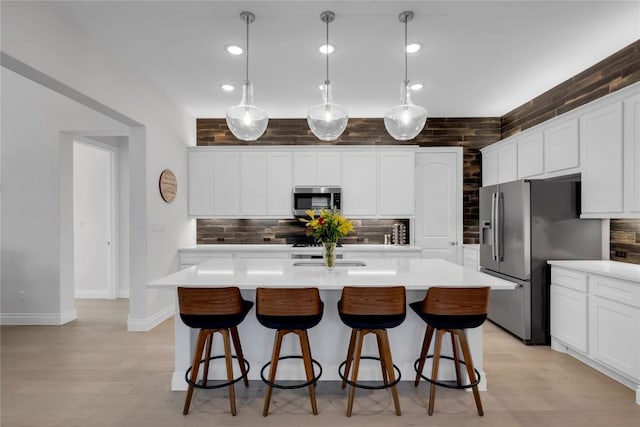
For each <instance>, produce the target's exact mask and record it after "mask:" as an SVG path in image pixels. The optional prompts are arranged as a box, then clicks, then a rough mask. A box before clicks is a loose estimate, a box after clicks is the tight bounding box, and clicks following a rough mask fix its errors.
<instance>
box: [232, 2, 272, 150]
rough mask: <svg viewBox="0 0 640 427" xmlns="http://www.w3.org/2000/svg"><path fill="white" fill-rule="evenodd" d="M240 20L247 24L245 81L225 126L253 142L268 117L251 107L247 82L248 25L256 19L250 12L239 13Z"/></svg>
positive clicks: (249, 83)
mask: <svg viewBox="0 0 640 427" xmlns="http://www.w3.org/2000/svg"><path fill="white" fill-rule="evenodd" d="M240 18H241V19H242V20H243V21H244V22H245V23H246V24H247V43H246V55H247V56H246V67H245V81H244V84H243V85H242V100H241V101H240V104H239V105H236V106H233V107H230V108H227V126H228V127H229V130H231V133H233V135H234V136H235V137H236V138H238V139H241V140H243V141H255V140H256V139H258V138H260V136H262V134H263V133H264V131H265V130H266V129H267V123H269V116H268V115H267V112H266V111H264V110H263V109H262V108H259V107H256V106H255V105H253V85H252V84H251V82H250V81H249V24H250V23H252V22H253V21H255V19H256V17H255V15H254V14H253V13H251V12H241V13H240Z"/></svg>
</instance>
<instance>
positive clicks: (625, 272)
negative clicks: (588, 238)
mask: <svg viewBox="0 0 640 427" xmlns="http://www.w3.org/2000/svg"><path fill="white" fill-rule="evenodd" d="M547 262H548V263H549V264H551V265H555V266H558V267H565V268H570V269H573V270H579V271H584V272H585V273H593V274H600V275H602V276H609V277H615V278H617V279H622V280H630V281H633V282H638V283H640V265H638V264H629V263H626V262H618V261H547Z"/></svg>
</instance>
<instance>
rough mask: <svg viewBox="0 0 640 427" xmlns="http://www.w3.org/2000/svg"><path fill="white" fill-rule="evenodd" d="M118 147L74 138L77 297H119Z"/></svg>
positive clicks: (74, 225) (74, 234)
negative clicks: (117, 283)
mask: <svg viewBox="0 0 640 427" xmlns="http://www.w3.org/2000/svg"><path fill="white" fill-rule="evenodd" d="M117 154H118V153H117V148H116V147H113V146H111V145H108V144H102V143H100V142H97V141H91V140H88V139H83V140H80V139H74V141H73V242H74V283H75V289H74V293H75V297H76V298H103V299H115V298H116V296H117V288H118V287H117V285H116V278H117V277H118V274H117V271H116V269H117V261H116V260H117V253H116V250H117V247H118V244H117V236H118V230H117V200H118V197H117V191H118V187H117V185H116V177H117V176H118V173H117V161H116V159H117V158H118V155H117Z"/></svg>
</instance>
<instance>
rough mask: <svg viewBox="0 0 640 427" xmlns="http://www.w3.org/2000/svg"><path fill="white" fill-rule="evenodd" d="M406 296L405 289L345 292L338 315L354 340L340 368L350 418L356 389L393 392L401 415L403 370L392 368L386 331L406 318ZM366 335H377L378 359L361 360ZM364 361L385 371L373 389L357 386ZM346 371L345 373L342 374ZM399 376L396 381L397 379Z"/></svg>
mask: <svg viewBox="0 0 640 427" xmlns="http://www.w3.org/2000/svg"><path fill="white" fill-rule="evenodd" d="M405 306H406V295H405V289H404V286H390V287H351V286H347V287H345V288H344V289H343V290H342V297H341V298H340V301H338V315H339V316H340V319H341V320H342V322H343V323H344V324H345V325H347V326H349V327H350V328H351V338H350V340H349V349H348V350H347V358H346V360H345V361H344V362H342V364H340V366H339V367H338V375H340V378H342V388H343V389H344V388H345V387H346V385H347V384H349V385H350V386H351V387H350V388H349V400H348V403H347V417H350V416H351V413H352V411H353V400H354V398H355V394H356V388H363V389H368V390H380V389H385V388H391V394H392V396H393V403H394V406H395V410H396V415H400V400H399V398H398V390H397V388H396V384H398V382H399V381H400V377H401V373H400V369H399V368H398V367H397V366H396V365H394V364H393V360H392V358H391V347H390V346H389V337H388V335H387V329H390V328H395V327H396V326H398V325H400V324H401V323H402V322H403V321H404V319H405V317H406V307H405ZM367 334H374V335H375V336H376V339H377V342H378V354H379V357H372V356H362V343H363V341H364V337H365V336H366V335H367ZM361 359H370V360H379V361H380V367H381V369H382V380H383V384H382V385H380V386H370V385H364V384H360V383H358V369H359V367H360V360H361ZM352 363H353V372H352V374H351V380H349V379H348V378H349V371H350V370H351V364H352ZM343 367H344V373H342V372H341V370H342V368H343ZM396 372H397V374H398V375H397V378H396V375H395V374H396Z"/></svg>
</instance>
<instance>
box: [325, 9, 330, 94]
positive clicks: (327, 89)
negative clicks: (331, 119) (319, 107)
mask: <svg viewBox="0 0 640 427" xmlns="http://www.w3.org/2000/svg"><path fill="white" fill-rule="evenodd" d="M326 23H327V43H326V44H325V46H326V48H327V53H326V55H327V78H326V80H325V81H324V84H325V104H328V103H329V19H327V20H326Z"/></svg>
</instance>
